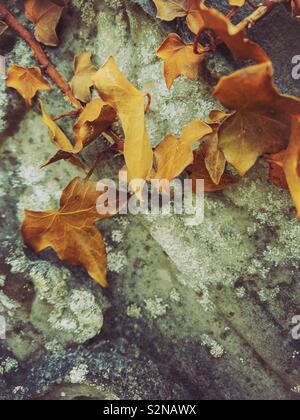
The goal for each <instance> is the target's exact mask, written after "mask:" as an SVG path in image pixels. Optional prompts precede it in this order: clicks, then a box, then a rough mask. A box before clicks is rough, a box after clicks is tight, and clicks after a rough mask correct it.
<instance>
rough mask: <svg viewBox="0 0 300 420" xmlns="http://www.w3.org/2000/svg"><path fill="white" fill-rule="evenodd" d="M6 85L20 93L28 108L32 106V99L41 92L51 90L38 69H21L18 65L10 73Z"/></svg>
mask: <svg viewBox="0 0 300 420" xmlns="http://www.w3.org/2000/svg"><path fill="white" fill-rule="evenodd" d="M6 85H7V86H8V87H10V88H13V89H16V90H17V91H18V92H19V94H20V95H21V96H22V97H23V98H24V100H25V103H26V106H31V105H32V99H33V98H34V97H35V95H36V93H37V92H38V91H39V90H49V89H51V87H50V85H49V83H48V81H47V80H46V79H45V78H44V77H43V76H42V72H41V70H40V69H39V68H38V67H21V66H17V65H16V64H14V65H13V66H12V67H11V68H10V69H9V71H8V75H7V79H6Z"/></svg>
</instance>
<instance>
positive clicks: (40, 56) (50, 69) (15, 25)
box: [0, 4, 82, 109]
mask: <svg viewBox="0 0 300 420" xmlns="http://www.w3.org/2000/svg"><path fill="white" fill-rule="evenodd" d="M0 15H2V17H3V19H4V20H5V22H6V23H7V25H8V26H10V27H11V28H12V29H13V30H14V31H15V32H17V33H18V34H19V35H20V36H21V38H23V39H24V40H25V41H26V42H27V43H28V44H29V45H30V47H31V48H32V50H33V52H34V54H35V56H36V58H37V60H38V61H39V63H40V64H41V67H42V69H43V70H44V71H45V72H46V73H47V74H48V76H49V77H50V78H51V79H52V80H53V82H54V83H55V84H56V85H57V86H58V87H59V88H60V89H61V91H62V92H64V94H65V95H66V96H67V97H68V98H69V99H70V101H71V102H72V104H73V105H74V106H75V107H76V108H77V109H81V108H82V105H81V103H80V102H79V101H78V100H77V99H76V98H75V96H74V95H73V92H72V90H71V88H70V85H69V84H68V83H67V82H66V81H65V79H64V78H63V76H62V75H61V74H60V73H59V72H58V71H57V70H56V68H55V67H54V65H53V64H52V63H51V62H50V60H49V59H48V57H47V55H46V54H45V52H44V50H43V49H42V47H41V45H40V44H39V43H38V42H37V41H36V40H35V39H34V38H33V36H32V35H31V33H30V32H29V31H28V30H27V29H26V28H24V26H22V25H21V24H20V22H18V20H17V19H16V18H15V17H14V15H12V14H11V13H10V11H9V10H8V9H7V8H6V7H5V6H4V5H3V4H0Z"/></svg>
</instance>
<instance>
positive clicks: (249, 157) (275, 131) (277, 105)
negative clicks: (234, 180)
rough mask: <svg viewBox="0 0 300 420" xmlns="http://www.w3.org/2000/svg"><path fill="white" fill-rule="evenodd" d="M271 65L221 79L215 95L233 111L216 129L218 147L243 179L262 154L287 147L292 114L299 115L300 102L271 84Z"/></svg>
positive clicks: (239, 72)
mask: <svg viewBox="0 0 300 420" xmlns="http://www.w3.org/2000/svg"><path fill="white" fill-rule="evenodd" d="M272 77H273V67H272V64H271V63H270V62H267V63H262V64H257V65H255V66H250V67H247V68H244V69H242V70H239V71H237V72H234V73H232V74H231V75H229V76H226V77H223V78H222V79H221V80H220V82H219V83H218V85H217V87H216V88H215V92H214V94H215V96H216V97H217V98H218V100H219V101H220V102H221V103H222V105H224V106H225V107H226V108H228V109H230V110H231V111H234V110H235V112H234V113H233V114H232V115H231V116H229V117H228V118H226V119H225V120H224V121H223V123H222V124H221V127H220V129H219V146H220V148H221V150H222V151H223V152H224V154H225V157H226V159H227V161H228V162H229V163H231V164H232V165H233V166H234V167H235V168H236V169H237V170H238V172H239V173H240V174H241V175H242V176H243V175H245V173H246V172H247V171H248V170H249V169H250V168H251V167H252V166H253V165H254V164H255V162H256V160H257V158H258V157H259V156H261V155H263V154H265V153H268V154H273V153H277V152H279V151H281V150H282V149H285V148H286V147H287V144H288V141H289V136H290V128H291V115H300V100H299V99H297V98H294V97H291V96H285V95H281V94H280V93H279V92H278V91H277V89H276V88H275V86H274V84H273V81H272Z"/></svg>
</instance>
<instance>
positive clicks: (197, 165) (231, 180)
mask: <svg viewBox="0 0 300 420" xmlns="http://www.w3.org/2000/svg"><path fill="white" fill-rule="evenodd" d="M189 172H190V173H191V175H190V179H192V181H193V189H194V191H196V181H197V180H201V179H203V180H204V191H206V192H214V191H222V190H224V189H225V188H228V187H230V186H232V185H235V184H236V183H237V182H238V178H236V177H233V176H231V175H229V174H227V173H224V174H223V175H222V177H221V179H220V182H219V183H218V185H217V184H215V183H214V181H213V180H212V179H211V177H210V175H209V173H208V170H207V169H206V165H205V161H204V155H203V153H202V152H201V151H200V152H197V153H194V163H193V165H192V166H191V167H190V168H189Z"/></svg>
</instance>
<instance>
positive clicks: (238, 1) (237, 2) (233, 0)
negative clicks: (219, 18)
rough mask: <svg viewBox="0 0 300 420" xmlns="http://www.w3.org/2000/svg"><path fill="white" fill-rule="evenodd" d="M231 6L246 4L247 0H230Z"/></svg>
mask: <svg viewBox="0 0 300 420" xmlns="http://www.w3.org/2000/svg"><path fill="white" fill-rule="evenodd" d="M228 2H229V4H230V6H233V7H242V6H244V4H245V2H246V0H228Z"/></svg>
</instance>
